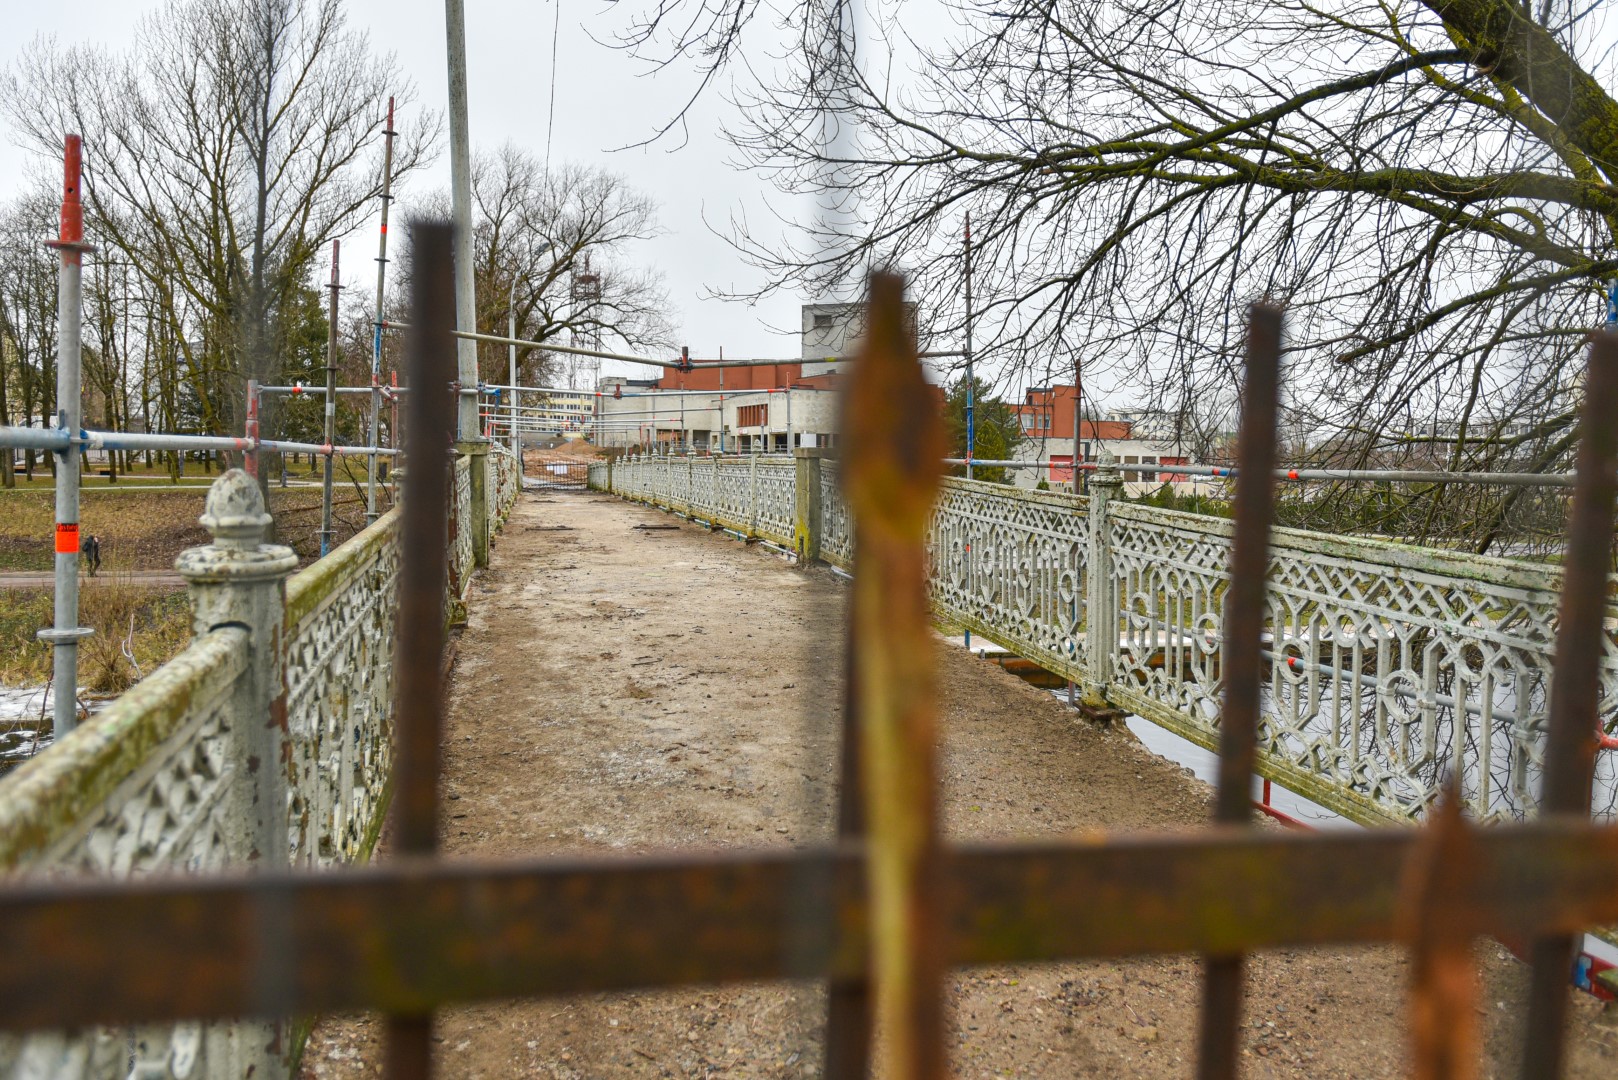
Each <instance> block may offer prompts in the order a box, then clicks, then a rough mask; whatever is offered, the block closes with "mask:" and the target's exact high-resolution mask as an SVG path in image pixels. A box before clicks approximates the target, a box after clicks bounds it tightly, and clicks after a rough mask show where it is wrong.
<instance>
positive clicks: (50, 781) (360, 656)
mask: <svg viewBox="0 0 1618 1080" xmlns="http://www.w3.org/2000/svg"><path fill="white" fill-rule="evenodd" d="M471 460H478V459H471ZM485 460H488V461H489V462H490V466H489V482H488V490H489V495H490V498H489V499H488V508H489V509H488V513H489V516H490V520H491V524H493V523H494V522H498V521H501V520H504V518H505V517H506V515H507V514H508V513H509V512H510V509H511V506H512V504H513V503H514V502H515V500H516V497H517V484H516V482H515V462H514V459H512V458H511V457H510V455H509V454H507V455H505V456H504V460H502V458H501V457H500V456H498V455H495V454H491V455H489V457H488V458H487V459H485ZM468 461H469V459H468V458H466V457H462V458H460V459H459V460H458V462H457V465H456V485H455V490H456V500H457V501H456V503H455V505H454V507H453V513H452V515H451V522H450V525H449V527H450V528H451V529H452V530H453V533H454V535H455V537H456V541H455V543H454V545H453V546H452V549H451V556H452V558H451V561H452V563H454V565H455V570H454V573H455V575H456V576H455V578H454V579H453V581H452V587H453V588H455V589H457V590H459V591H458V592H456V594H455V595H456V596H457V597H458V596H462V595H464V590H465V587H466V582H467V579H468V578H469V577H470V574H471V572H472V564H473V558H474V551H473V547H472V528H471V521H470V517H471V515H470V507H471V505H472V502H471V482H472V478H471V474H470V471H469V468H468ZM503 471H505V472H509V477H508V476H505V475H502V474H503ZM406 497H407V498H408V492H407V494H406ZM268 520H269V518H268V515H267V514H264V512H263V502H262V499H261V498H260V496H259V492H258V488H257V486H256V484H254V483H253V482H252V481H251V480H249V479H248V478H247V477H246V476H245V475H244V474H242V473H240V472H232V473H227V474H226V476H225V477H223V478H221V480H220V481H218V482H217V483H216V484H215V485H214V487H213V488H212V489H211V490H210V492H209V494H208V510H207V513H206V514H205V515H204V517H203V524H204V525H206V526H207V527H208V528H209V529H210V531H212V532H213V534H214V537H215V540H214V542H213V543H212V544H209V545H207V546H205V547H202V548H194V549H191V550H190V551H188V552H186V553H185V554H184V555H182V556H181V559H180V560H179V563H178V564H177V565H178V568H179V569H180V571H181V573H182V574H184V575H185V576H186V577H187V579H188V581H189V582H190V588H191V594H192V601H193V607H194V609H195V618H194V623H195V630H196V638H195V639H194V640H193V642H192V643H191V645H190V646H189V647H187V648H186V649H185V650H184V651H182V652H181V653H180V654H179V655H178V656H176V657H175V658H174V659H173V660H171V661H169V662H168V663H167V664H165V665H163V666H162V667H161V668H159V669H158V670H157V671H155V672H153V673H152V674H151V675H150V676H149V677H147V678H146V679H145V680H143V681H142V682H140V683H139V684H137V685H136V686H135V687H134V688H132V689H131V690H130V691H129V692H128V693H126V694H124V695H123V696H121V697H120V698H119V699H118V700H117V701H115V702H113V703H112V704H111V705H110V706H108V707H107V708H106V709H105V710H104V711H102V712H100V713H98V714H97V715H96V717H95V718H94V719H92V720H90V721H88V722H87V723H85V724H83V725H82V726H80V727H79V728H77V729H76V730H75V731H73V732H72V733H71V734H70V735H67V736H66V737H64V738H63V739H61V740H60V741H59V742H58V743H57V744H56V745H55V746H53V747H51V748H50V749H49V750H47V751H45V752H44V753H42V754H40V755H39V756H38V757H37V758H35V759H34V760H32V761H30V762H28V763H26V764H25V765H23V766H22V767H21V768H19V769H17V770H16V771H15V772H13V773H12V774H10V775H9V776H7V777H5V778H4V779H3V780H0V870H4V871H8V872H11V873H35V874H38V873H43V874H53V875H65V874H95V875H103V876H110V877H127V876H131V875H143V874H151V873H173V872H196V871H208V870H218V869H221V868H224V867H228V866H238V867H245V866H256V867H265V866H274V865H305V866H308V865H328V864H334V863H344V862H353V861H357V860H361V859H364V858H366V857H367V856H368V855H369V853H370V850H371V848H372V846H373V845H374V843H375V841H376V837H377V834H378V831H379V830H380V828H381V825H382V819H383V815H384V813H385V812H386V809H387V800H388V793H389V785H390V767H391V762H392V730H391V726H390V709H391V702H392V688H393V685H392V677H393V643H394V629H395V627H394V615H395V611H396V607H397V605H396V603H395V596H396V590H397V584H398V572H399V545H398V533H399V517H398V511H392V512H390V513H388V514H386V515H384V516H383V517H382V518H380V519H379V520H378V521H376V522H375V523H374V524H373V525H371V526H370V527H369V528H367V529H366V530H365V531H364V532H362V533H360V534H359V535H358V536H356V537H354V538H353V539H351V540H349V541H348V542H347V543H345V544H343V545H341V546H340V547H338V548H337V549H336V550H335V551H333V552H332V553H331V554H330V555H328V556H326V557H325V558H324V559H322V560H320V561H319V562H317V563H315V564H314V565H312V566H310V567H308V568H307V569H305V570H303V571H301V572H299V573H297V574H295V575H292V576H290V577H288V576H287V575H288V574H289V573H290V571H291V569H292V568H293V567H294V566H295V565H296V557H295V556H294V555H293V554H292V552H291V551H290V549H287V548H279V547H275V546H272V545H265V544H263V543H261V540H262V533H263V529H264V526H265V525H266V524H267V523H268ZM463 538H464V540H463ZM282 721H284V723H283V722H282ZM291 1045H292V1040H291V1039H290V1037H289V1030H288V1028H287V1026H286V1024H285V1023H284V1022H283V1023H280V1024H274V1023H263V1022H254V1023H245V1022H244V1023H235V1024H209V1025H200V1024H178V1025H162V1026H157V1027H141V1028H127V1029H106V1028H97V1029H92V1030H85V1031H77V1032H53V1033H43V1034H36V1035H28V1036H14V1035H5V1036H0V1077H3V1078H7V1080H23V1078H29V1080H32V1078H44V1077H49V1078H53V1080H54V1078H75V1080H77V1078H97V1080H100V1078H107V1080H114V1078H119V1080H121V1078H125V1077H140V1078H142V1080H165V1078H170V1077H172V1078H175V1080H179V1078H185V1077H191V1078H195V1077H225V1076H230V1077H236V1076H248V1075H260V1076H268V1075H284V1074H285V1072H286V1070H287V1068H288V1066H289V1062H288V1060H287V1057H286V1055H287V1054H288V1052H289V1048H290V1047H291Z"/></svg>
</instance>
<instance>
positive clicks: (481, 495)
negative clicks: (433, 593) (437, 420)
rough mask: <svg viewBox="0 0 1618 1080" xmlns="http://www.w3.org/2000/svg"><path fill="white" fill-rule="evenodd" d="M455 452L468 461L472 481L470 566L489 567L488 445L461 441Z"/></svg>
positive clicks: (479, 441) (480, 442)
mask: <svg viewBox="0 0 1618 1080" xmlns="http://www.w3.org/2000/svg"><path fill="white" fill-rule="evenodd" d="M455 449H456V451H457V452H459V453H462V454H465V455H466V456H467V457H468V458H469V459H470V460H469V461H468V462H467V464H468V465H469V466H470V467H471V468H470V472H469V474H468V475H469V476H470V478H471V481H472V505H471V507H470V508H469V511H468V516H469V517H471V519H472V520H471V521H470V522H469V523H468V524H469V525H470V526H471V528H472V565H473V566H488V565H489V444H488V443H487V442H486V441H484V440H482V439H478V440H476V441H473V440H470V439H468V440H463V441H461V442H458V443H456V444H455Z"/></svg>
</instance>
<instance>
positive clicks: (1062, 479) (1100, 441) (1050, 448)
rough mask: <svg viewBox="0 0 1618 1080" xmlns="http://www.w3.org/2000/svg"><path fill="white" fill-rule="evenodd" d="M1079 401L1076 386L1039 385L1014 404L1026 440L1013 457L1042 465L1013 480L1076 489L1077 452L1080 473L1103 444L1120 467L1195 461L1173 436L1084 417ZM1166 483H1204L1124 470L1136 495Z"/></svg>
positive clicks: (1014, 473)
mask: <svg viewBox="0 0 1618 1080" xmlns="http://www.w3.org/2000/svg"><path fill="white" fill-rule="evenodd" d="M1078 402H1079V390H1078V387H1076V386H1062V385H1056V386H1036V387H1034V388H1032V389H1030V390H1029V391H1028V392H1027V393H1026V394H1025V395H1024V397H1023V400H1022V401H1021V402H1019V403H1018V404H1016V405H1013V406H1012V412H1013V413H1014V415H1015V416H1016V417H1017V423H1018V426H1019V428H1020V429H1021V431H1022V441H1021V442H1020V443H1018V444H1017V447H1016V449H1015V450H1013V451H1012V458H1013V460H1017V461H1029V462H1034V463H1036V464H1037V466H1038V467H1037V468H1020V469H1012V470H1009V472H1010V474H1011V481H1012V483H1014V484H1016V485H1017V486H1018V487H1025V488H1032V487H1037V486H1038V485H1039V484H1040V483H1041V482H1042V481H1043V482H1044V483H1045V484H1046V485H1047V486H1048V487H1051V488H1059V489H1063V490H1068V491H1071V490H1073V487H1074V467H1073V466H1074V457H1075V450H1076V451H1077V458H1078V464H1079V465H1080V466H1081V471H1082V466H1084V465H1086V464H1093V463H1094V462H1095V460H1096V458H1097V457H1098V456H1099V455H1100V453H1101V451H1102V449H1103V448H1105V449H1107V450H1109V451H1111V452H1112V455H1113V457H1114V459H1115V460H1117V461H1118V463H1119V464H1121V465H1168V466H1173V465H1189V464H1192V461H1191V457H1190V455H1189V453H1188V452H1187V451H1186V450H1185V448H1184V447H1183V446H1182V445H1181V443H1180V442H1179V441H1178V440H1176V439H1175V438H1173V437H1172V434H1171V435H1170V437H1168V438H1162V437H1143V436H1142V435H1141V434H1137V433H1136V431H1135V430H1134V423H1133V421H1132V420H1128V419H1115V418H1109V419H1105V420H1099V419H1093V418H1090V417H1082V418H1081V417H1080V416H1079V409H1078V407H1077V406H1078ZM1075 421H1077V422H1078V438H1077V440H1075V438H1074V424H1075ZM1075 442H1076V443H1077V445H1076V446H1075ZM1165 483H1167V484H1172V485H1173V486H1174V488H1175V490H1176V491H1179V490H1182V489H1183V490H1192V489H1193V488H1194V487H1195V486H1196V484H1197V483H1199V481H1197V480H1196V479H1195V478H1193V477H1191V476H1188V475H1187V474H1185V473H1177V472H1174V471H1173V470H1172V469H1163V470H1153V471H1140V470H1128V471H1126V472H1125V473H1124V490H1125V491H1126V492H1128V493H1129V494H1132V495H1135V494H1142V493H1145V492H1148V491H1155V490H1157V489H1158V488H1159V487H1161V486H1162V485H1163V484H1165ZM1202 483H1206V481H1202Z"/></svg>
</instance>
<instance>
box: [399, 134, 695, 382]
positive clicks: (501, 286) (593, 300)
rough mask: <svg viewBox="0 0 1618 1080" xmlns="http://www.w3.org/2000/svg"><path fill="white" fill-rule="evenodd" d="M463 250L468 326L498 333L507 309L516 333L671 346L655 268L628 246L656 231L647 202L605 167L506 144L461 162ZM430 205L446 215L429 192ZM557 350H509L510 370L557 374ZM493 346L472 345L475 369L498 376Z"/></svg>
mask: <svg viewBox="0 0 1618 1080" xmlns="http://www.w3.org/2000/svg"><path fill="white" fill-rule="evenodd" d="M472 205H473V213H474V220H473V231H474V234H475V236H474V244H473V254H474V257H475V258H476V260H477V265H476V268H475V274H476V280H477V296H478V316H477V325H478V329H479V330H480V331H482V332H484V333H490V334H500V335H504V334H505V333H506V330H507V326H508V311H509V310H511V309H512V308H513V307H514V308H515V312H516V317H517V336H518V337H520V338H523V339H525V340H528V341H555V342H557V343H558V344H562V345H569V344H578V343H593V344H594V345H599V346H600V347H602V348H606V349H608V350H622V349H649V348H671V347H672V346H673V344H674V338H675V328H674V324H673V318H672V314H671V310H672V309H671V305H670V303H669V298H668V292H667V290H666V289H665V288H664V286H663V279H662V275H661V274H660V273H659V272H658V271H657V270H656V269H654V268H649V267H644V266H639V265H637V264H636V263H635V261H634V255H635V252H634V245H635V244H636V243H637V242H639V241H643V240H649V239H651V238H652V237H655V236H657V235H658V234H659V233H661V231H662V230H661V228H660V227H659V225H658V223H657V204H656V203H655V202H654V201H653V200H652V199H651V198H650V197H648V196H647V195H645V194H643V193H641V192H638V191H635V190H634V189H632V188H631V187H629V185H628V184H627V183H626V182H625V181H624V179H623V178H622V177H621V176H618V175H617V174H615V173H611V172H608V171H606V170H605V169H595V168H586V167H584V166H580V165H572V164H564V165H557V166H553V167H552V169H551V170H550V172H549V174H548V175H547V173H546V171H545V169H544V167H543V166H542V165H541V164H540V163H539V162H538V161H537V160H535V158H534V157H533V155H532V154H529V153H528V152H527V151H525V150H522V149H519V148H518V147H516V146H513V145H512V144H510V143H507V144H505V145H503V146H501V147H500V148H499V149H498V150H497V151H495V152H494V153H492V154H479V155H478V156H477V159H476V160H475V161H474V162H473V167H472ZM429 207H430V208H438V209H443V210H446V211H447V208H448V199H447V197H446V196H445V195H443V194H442V193H439V194H437V195H435V196H434V197H433V199H432V200H430V201H429ZM561 359H562V358H561V356H560V354H555V353H548V352H546V351H545V350H543V349H532V348H528V347H524V348H521V349H519V350H518V356H517V362H518V371H519V377H520V378H522V379H523V380H524V381H525V382H527V383H529V384H530V385H533V384H535V383H549V382H552V381H555V380H558V379H562V378H565V377H566V376H565V375H564V374H563V372H564V370H568V369H566V368H564V366H563V364H562V363H558V361H559V360H561ZM507 368H508V359H507V352H506V347H505V346H503V345H491V344H487V343H484V344H481V345H480V346H479V347H478V371H479V373H480V375H481V376H482V378H484V379H485V380H487V381H491V382H497V383H504V382H505V381H506V378H507V374H508V372H507Z"/></svg>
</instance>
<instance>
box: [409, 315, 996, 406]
mask: <svg viewBox="0 0 1618 1080" xmlns="http://www.w3.org/2000/svg"><path fill="white" fill-rule="evenodd" d="M382 328H383V329H384V330H408V329H410V327H409V325H408V324H406V323H400V322H385V323H383V324H382ZM455 336H456V337H457V338H459V339H460V340H461V341H463V342H465V341H484V342H488V343H489V344H491V345H522V346H525V347H530V348H535V349H549V350H550V351H551V352H559V353H567V354H568V355H569V356H593V357H597V358H599V359H602V360H622V361H624V362H625V363H627V364H645V365H647V366H648V367H661V368H668V369H670V370H672V371H696V370H698V369H702V368H733V367H772V366H774V367H786V366H787V365H789V364H805V363H809V364H839V363H843V362H844V361H849V360H854V359H856V357H854V356H817V357H814V358H812V359H809V360H803V359H801V358H796V359H754V360H723V359H721V360H692V361H690V362H688V363H687V362H682V361H679V360H653V359H652V358H651V357H648V356H630V355H629V354H628V353H615V352H604V351H602V350H600V349H580V348H575V347H574V346H572V345H556V344H553V343H551V342H549V341H530V340H529V339H527V338H519V337H506V336H504V335H501V334H479V333H475V332H473V331H470V330H457V331H455ZM916 355H917V356H918V357H919V358H921V359H923V360H934V359H941V358H945V357H958V356H964V355H966V354H965V353H964V352H962V351H961V350H960V349H932V350H928V351H926V352H919V353H917V354H916ZM580 392H585V393H587V392H588V391H575V393H580Z"/></svg>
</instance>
